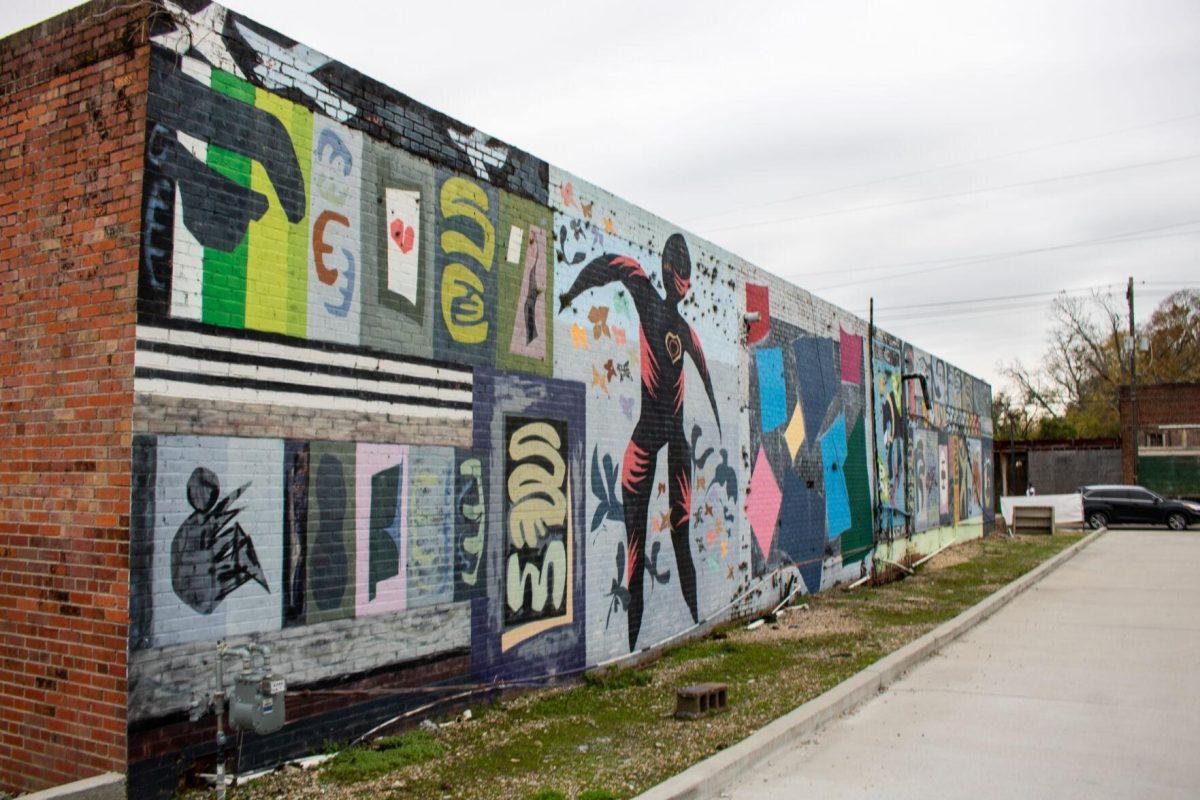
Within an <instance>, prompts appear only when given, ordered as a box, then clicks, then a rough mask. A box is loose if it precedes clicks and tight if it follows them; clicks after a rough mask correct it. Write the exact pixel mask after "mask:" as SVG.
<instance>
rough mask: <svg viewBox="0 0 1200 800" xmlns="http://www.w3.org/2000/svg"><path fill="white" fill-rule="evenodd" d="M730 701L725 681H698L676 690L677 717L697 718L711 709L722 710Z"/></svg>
mask: <svg viewBox="0 0 1200 800" xmlns="http://www.w3.org/2000/svg"><path fill="white" fill-rule="evenodd" d="M728 702H729V687H728V686H727V685H726V684H724V683H697V684H695V685H694V686H684V687H681V688H679V689H676V690H675V718H676V719H696V718H697V717H702V716H704V715H705V714H707V713H709V712H710V711H720V710H721V709H723V708H725V706H726V705H727V704H728Z"/></svg>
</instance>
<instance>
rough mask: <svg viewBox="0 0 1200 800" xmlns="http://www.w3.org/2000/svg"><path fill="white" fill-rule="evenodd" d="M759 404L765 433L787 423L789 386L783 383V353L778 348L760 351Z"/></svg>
mask: <svg viewBox="0 0 1200 800" xmlns="http://www.w3.org/2000/svg"><path fill="white" fill-rule="evenodd" d="M754 357H755V361H756V362H757V364H758V404H759V409H760V410H761V412H762V414H761V416H762V429H763V433H767V432H768V431H773V430H775V429H776V428H778V427H779V426H780V425H782V424H783V423H785V422H787V386H786V385H785V384H784V382H783V351H782V350H780V349H779V348H778V347H772V348H769V349H766V350H758V351H756V352H755V354H754Z"/></svg>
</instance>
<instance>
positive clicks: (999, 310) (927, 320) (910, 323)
mask: <svg viewBox="0 0 1200 800" xmlns="http://www.w3.org/2000/svg"><path fill="white" fill-rule="evenodd" d="M1106 286H1117V284H1106ZM1171 291H1173V290H1171V289H1146V290H1144V291H1143V294H1146V295H1157V294H1164V295H1166V294H1170V292H1171ZM1106 294H1107V295H1108V296H1110V297H1111V296H1112V291H1111V290H1110V291H1109V292H1107V293H1106ZM964 302H967V301H964ZM1044 305H1045V301H1022V302H1013V303H1008V304H1005V305H1001V306H996V305H993V306H989V307H986V308H983V309H979V310H974V309H968V308H963V309H954V310H950V311H936V310H933V311H927V312H922V313H911V314H905V315H902V316H898V317H887V318H885V319H883V320H882V321H881V323H880V324H881V325H884V326H886V325H894V324H901V323H903V324H904V326H905V327H909V328H911V327H925V326H928V325H938V324H941V323H945V322H960V323H961V322H962V321H964V320H970V319H975V318H978V317H990V316H995V315H996V314H1007V313H1009V312H1012V311H1019V310H1021V309H1025V308H1040V307H1042V306H1044ZM876 314H877V315H878V314H879V312H878V311H876ZM931 315H932V316H931Z"/></svg>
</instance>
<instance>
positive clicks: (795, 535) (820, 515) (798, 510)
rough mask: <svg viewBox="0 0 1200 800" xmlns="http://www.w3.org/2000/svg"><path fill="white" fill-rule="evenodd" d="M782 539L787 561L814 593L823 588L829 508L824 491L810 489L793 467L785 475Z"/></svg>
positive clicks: (780, 543) (780, 512)
mask: <svg viewBox="0 0 1200 800" xmlns="http://www.w3.org/2000/svg"><path fill="white" fill-rule="evenodd" d="M778 542H779V550H780V551H781V553H782V554H783V560H784V562H785V563H787V562H790V563H792V564H795V565H796V567H797V569H799V571H800V576H801V577H802V578H804V585H805V587H806V588H807V589H808V590H809V591H810V592H815V591H817V590H818V589H820V588H821V564H822V560H823V556H824V554H825V509H824V507H823V504H822V503H821V495H820V493H819V492H817V490H816V489H810V488H808V485H807V483H806V482H805V481H803V480H801V479H800V477H799V476H797V475H796V473H795V472H794V471H792V470H790V469H789V470H787V471H785V472H784V477H783V505H782V506H781V508H780V511H779V536H778Z"/></svg>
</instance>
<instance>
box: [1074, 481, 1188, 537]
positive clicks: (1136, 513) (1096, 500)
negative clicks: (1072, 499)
mask: <svg viewBox="0 0 1200 800" xmlns="http://www.w3.org/2000/svg"><path fill="white" fill-rule="evenodd" d="M1079 493H1080V494H1081V495H1083V518H1084V519H1085V520H1087V524H1088V527H1091V528H1103V527H1104V526H1105V525H1108V524H1110V523H1123V524H1130V525H1166V526H1167V527H1168V528H1170V529H1171V530H1173V531H1182V530H1184V529H1186V528H1187V526H1188V525H1193V524H1195V523H1198V522H1200V503H1193V502H1192V501H1190V500H1168V499H1166V498H1164V497H1162V496H1161V495H1157V494H1155V493H1154V492H1152V491H1150V490H1149V489H1143V488H1142V487H1140V486H1081V487H1079Z"/></svg>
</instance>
